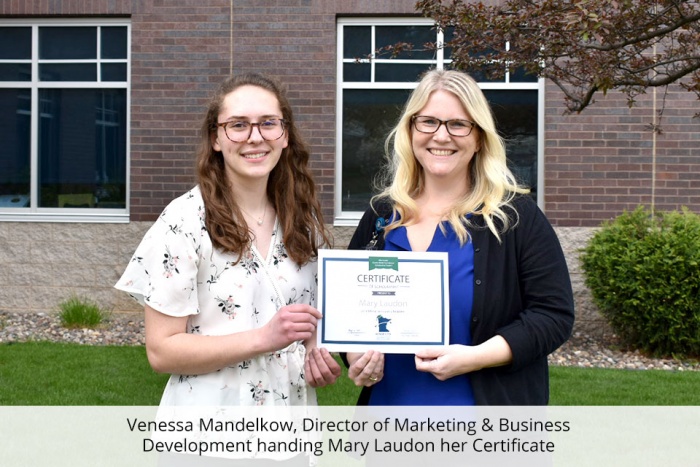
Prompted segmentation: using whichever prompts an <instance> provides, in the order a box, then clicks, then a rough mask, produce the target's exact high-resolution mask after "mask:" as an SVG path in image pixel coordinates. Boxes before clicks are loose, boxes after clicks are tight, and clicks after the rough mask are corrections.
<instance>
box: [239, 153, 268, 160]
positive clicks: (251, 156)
mask: <svg viewBox="0 0 700 467" xmlns="http://www.w3.org/2000/svg"><path fill="white" fill-rule="evenodd" d="M265 156H267V153H266V152H258V153H256V154H243V157H244V158H246V159H260V158H261V157H265Z"/></svg>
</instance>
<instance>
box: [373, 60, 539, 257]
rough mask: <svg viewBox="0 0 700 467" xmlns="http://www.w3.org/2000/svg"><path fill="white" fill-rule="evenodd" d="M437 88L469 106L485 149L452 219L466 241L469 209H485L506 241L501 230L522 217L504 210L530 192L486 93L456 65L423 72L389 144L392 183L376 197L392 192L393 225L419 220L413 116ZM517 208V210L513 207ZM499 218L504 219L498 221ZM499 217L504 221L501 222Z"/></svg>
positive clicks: (421, 178) (419, 171)
mask: <svg viewBox="0 0 700 467" xmlns="http://www.w3.org/2000/svg"><path fill="white" fill-rule="evenodd" d="M437 90H444V91H449V92H451V93H452V94H454V95H455V96H456V97H457V98H458V99H459V100H460V102H461V103H462V105H463V106H464V110H466V112H467V114H468V115H469V116H470V117H471V119H472V121H473V122H475V123H476V126H475V128H474V129H473V130H472V131H476V132H477V137H478V139H479V141H480V150H479V151H478V152H477V153H476V154H474V157H473V158H472V160H471V162H470V164H469V170H468V175H467V176H468V177H469V187H470V191H469V192H468V193H467V194H466V195H465V196H464V197H463V198H462V199H461V200H459V201H458V202H457V203H455V204H454V205H453V206H452V208H451V209H450V211H449V213H448V215H447V220H448V222H449V223H450V224H451V226H452V228H453V230H454V231H455V233H456V234H457V236H458V238H459V240H460V242H461V243H462V244H464V243H466V242H467V241H468V239H469V233H468V230H467V228H468V227H470V226H471V223H470V221H469V220H468V219H467V214H470V213H472V214H474V215H481V216H483V218H484V221H485V222H486V225H487V226H488V228H489V230H491V232H492V233H493V234H494V235H495V236H496V238H498V240H499V241H500V238H501V237H500V234H501V233H503V232H505V231H507V230H508V228H509V227H510V226H511V225H512V224H513V223H517V218H516V219H512V218H511V217H509V215H508V214H507V213H506V212H505V211H504V208H507V207H508V206H510V203H511V201H512V200H513V198H514V197H515V196H516V195H517V194H521V193H522V194H524V193H528V192H529V190H528V189H527V188H524V187H522V186H520V185H519V184H518V183H517V181H516V179H515V176H514V175H513V173H512V172H511V171H510V169H508V166H507V165H506V150H505V144H504V142H503V139H502V138H501V137H500V136H499V135H498V132H497V131H496V124H495V121H494V118H493V114H492V112H491V107H490V106H489V103H488V101H487V100H486V97H485V96H484V93H483V92H482V91H481V89H479V86H478V85H477V84H476V81H474V80H473V79H472V78H471V77H470V76H469V75H467V74H466V73H463V72H461V71H455V70H430V71H428V72H426V73H425V74H424V75H423V77H422V78H421V80H420V82H419V84H418V87H417V88H416V89H415V90H414V91H413V92H412V93H411V95H410V96H409V98H408V101H407V102H406V105H405V107H404V109H403V112H402V114H401V117H400V118H399V122H398V124H397V125H396V127H394V129H393V130H392V131H391V133H390V134H389V137H388V138H387V140H386V145H385V149H386V152H387V157H388V158H389V164H388V165H389V170H387V171H386V173H387V174H388V175H387V176H388V177H389V178H388V186H386V188H385V189H384V190H383V191H382V192H381V193H380V194H379V195H377V196H375V197H374V198H373V201H376V200H378V199H380V198H385V199H386V198H388V199H389V200H390V201H391V202H392V205H393V208H394V214H396V213H398V214H399V216H400V217H399V218H398V219H397V216H396V215H394V219H395V220H394V222H392V223H391V224H389V225H388V226H386V231H390V230H392V229H395V228H397V227H400V226H408V225H411V224H413V223H415V222H416V221H417V219H418V217H419V212H418V205H417V204H416V202H415V198H416V197H417V196H418V195H420V194H421V193H422V191H423V190H424V188H425V175H424V172H423V168H422V166H421V165H420V164H419V163H418V160H417V159H416V157H415V155H414V154H413V148H412V131H413V129H412V125H411V118H412V117H413V116H414V115H417V114H418V112H419V111H420V110H421V109H422V108H423V107H425V105H426V104H427V102H428V99H429V98H430V95H431V94H432V93H433V92H434V91H437ZM513 212H514V211H513ZM496 220H498V222H496ZM497 223H498V224H500V225H498V226H497Z"/></svg>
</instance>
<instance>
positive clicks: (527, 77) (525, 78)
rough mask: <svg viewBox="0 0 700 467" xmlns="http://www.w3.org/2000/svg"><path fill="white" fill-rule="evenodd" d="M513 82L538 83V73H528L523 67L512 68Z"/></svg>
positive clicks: (511, 77) (511, 76)
mask: <svg viewBox="0 0 700 467" xmlns="http://www.w3.org/2000/svg"><path fill="white" fill-rule="evenodd" d="M510 82H511V83H536V82H537V75H533V74H531V73H527V72H526V71H525V70H524V69H523V68H522V67H519V68H516V69H515V70H512V71H511V73H510Z"/></svg>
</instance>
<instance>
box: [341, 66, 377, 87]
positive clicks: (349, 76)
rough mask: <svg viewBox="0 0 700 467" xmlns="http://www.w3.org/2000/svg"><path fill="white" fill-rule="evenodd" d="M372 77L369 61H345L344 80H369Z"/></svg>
mask: <svg viewBox="0 0 700 467" xmlns="http://www.w3.org/2000/svg"><path fill="white" fill-rule="evenodd" d="M371 78H372V68H371V65H370V64H369V63H343V81H354V82H358V81H359V82H369V81H370V79H371Z"/></svg>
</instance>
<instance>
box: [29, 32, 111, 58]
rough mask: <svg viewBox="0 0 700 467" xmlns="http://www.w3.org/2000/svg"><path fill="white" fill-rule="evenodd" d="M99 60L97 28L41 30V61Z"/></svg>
mask: <svg viewBox="0 0 700 467" xmlns="http://www.w3.org/2000/svg"><path fill="white" fill-rule="evenodd" d="M91 58H92V59H94V58H97V28H95V27H43V28H39V59H42V60H80V59H91Z"/></svg>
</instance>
